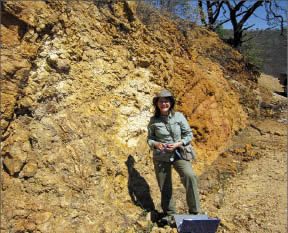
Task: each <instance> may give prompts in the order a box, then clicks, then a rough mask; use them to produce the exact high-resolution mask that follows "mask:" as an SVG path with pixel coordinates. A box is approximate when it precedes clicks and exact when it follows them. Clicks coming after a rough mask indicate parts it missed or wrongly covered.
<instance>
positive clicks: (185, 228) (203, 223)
mask: <svg viewBox="0 0 288 233" xmlns="http://www.w3.org/2000/svg"><path fill="white" fill-rule="evenodd" d="M173 217H174V219H175V221H176V225H177V229H178V232H179V233H215V232H216V231H217V228H218V226H219V223H220V219H208V216H207V215H206V214H200V215H177V214H174V215H173Z"/></svg>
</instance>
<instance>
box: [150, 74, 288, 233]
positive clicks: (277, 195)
mask: <svg viewBox="0 0 288 233" xmlns="http://www.w3.org/2000/svg"><path fill="white" fill-rule="evenodd" d="M259 91H260V95H261V97H262V103H261V112H260V116H259V118H258V119H257V120H251V121H250V123H249V125H248V127H247V128H246V129H245V130H243V131H242V132H240V133H239V134H238V135H237V136H235V138H234V139H233V141H232V143H231V145H230V146H229V148H228V149H227V151H226V152H224V153H223V154H222V155H220V156H219V159H218V160H217V161H216V162H215V163H214V164H212V165H211V166H210V167H208V171H209V169H210V170H211V171H210V172H206V173H205V176H202V177H198V179H199V183H198V186H199V192H200V202H201V207H202V211H203V212H204V213H206V214H207V215H208V216H209V218H210V219H212V218H219V219H220V220H221V222H220V226H219V228H218V231H217V233H224V232H225V233H226V232H231V233H236V232H237V233H245V232H253V233H265V232H273V233H277V232H279V233H284V232H287V97H285V96H283V87H282V86H281V85H280V84H279V81H278V80H277V78H275V77H272V76H269V75H264V74H262V75H261V77H260V79H259ZM182 189H183V188H181V191H179V190H177V188H176V192H175V199H178V201H180V202H182V203H184V202H185V199H183V196H184V195H183V193H184V192H185V191H184V189H183V190H182ZM177 193H179V194H181V195H179V196H178V194H177ZM182 211H183V212H185V209H184V208H183V210H182ZM180 212H181V210H180ZM147 232H148V231H147ZM149 232H163V233H164V232H177V229H176V228H175V226H174V227H173V226H172V227H169V226H165V228H158V227H156V226H154V227H153V228H152V230H151V231H149Z"/></svg>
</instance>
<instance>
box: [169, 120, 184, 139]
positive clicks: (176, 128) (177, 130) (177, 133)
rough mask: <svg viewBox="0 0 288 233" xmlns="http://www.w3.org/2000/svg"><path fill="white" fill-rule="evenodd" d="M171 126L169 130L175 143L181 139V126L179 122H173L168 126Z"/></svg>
mask: <svg viewBox="0 0 288 233" xmlns="http://www.w3.org/2000/svg"><path fill="white" fill-rule="evenodd" d="M170 125H171V130H172V131H173V135H174V139H175V140H176V141H178V140H180V139H181V126H180V122H173V123H171V124H170Z"/></svg>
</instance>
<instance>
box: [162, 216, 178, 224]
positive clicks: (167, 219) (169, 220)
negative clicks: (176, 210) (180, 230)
mask: <svg viewBox="0 0 288 233" xmlns="http://www.w3.org/2000/svg"><path fill="white" fill-rule="evenodd" d="M161 222H162V223H163V224H165V225H171V224H173V223H174V222H175V220H174V217H173V216H171V215H166V216H165V217H163V218H161Z"/></svg>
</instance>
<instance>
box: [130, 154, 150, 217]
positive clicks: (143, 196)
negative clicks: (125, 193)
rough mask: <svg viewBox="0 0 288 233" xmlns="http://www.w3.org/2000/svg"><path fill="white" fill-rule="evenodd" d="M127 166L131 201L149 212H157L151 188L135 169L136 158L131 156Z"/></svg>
mask: <svg viewBox="0 0 288 233" xmlns="http://www.w3.org/2000/svg"><path fill="white" fill-rule="evenodd" d="M125 164H126V165H127V168H128V173H129V179H128V190H129V195H130V197H131V200H132V201H133V203H134V204H135V205H137V206H140V207H141V208H142V209H143V210H145V211H147V212H152V211H155V206H154V203H153V200H152V198H151V195H150V187H149V185H148V184H147V182H146V181H145V179H144V178H143V177H142V176H141V175H140V174H139V172H138V171H137V170H136V169H135V167H134V164H135V160H134V158H133V157H132V156H131V155H129V156H128V159H127V161H126V162H125Z"/></svg>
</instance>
